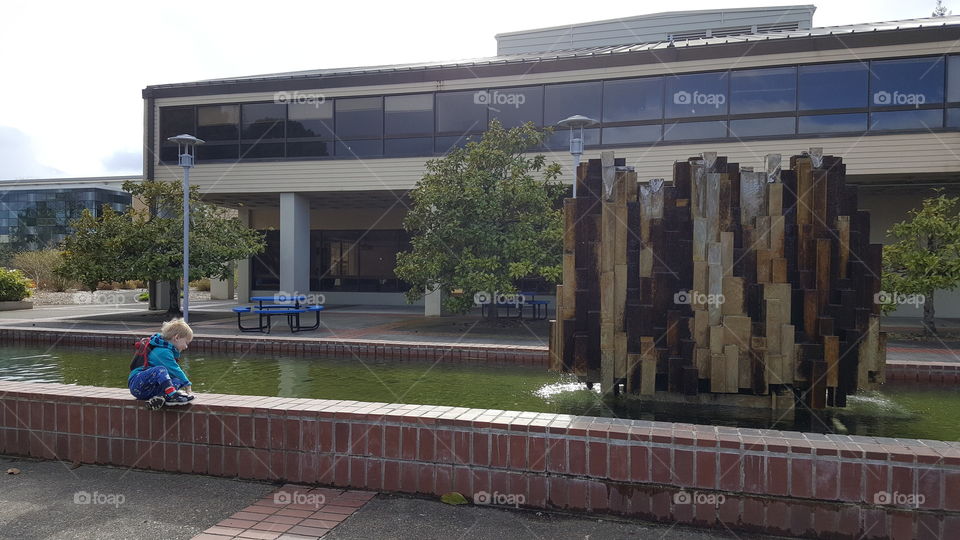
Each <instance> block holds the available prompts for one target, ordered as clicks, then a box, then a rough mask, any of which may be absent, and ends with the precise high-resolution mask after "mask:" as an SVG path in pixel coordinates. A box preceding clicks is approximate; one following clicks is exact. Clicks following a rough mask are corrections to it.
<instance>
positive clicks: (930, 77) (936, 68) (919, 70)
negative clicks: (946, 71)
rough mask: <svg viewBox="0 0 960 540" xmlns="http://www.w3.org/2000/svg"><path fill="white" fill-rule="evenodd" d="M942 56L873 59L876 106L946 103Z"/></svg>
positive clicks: (874, 103) (873, 90)
mask: <svg viewBox="0 0 960 540" xmlns="http://www.w3.org/2000/svg"><path fill="white" fill-rule="evenodd" d="M943 64H944V62H943V57H936V58H907V59H903V60H879V61H873V62H871V63H870V73H871V74H872V76H871V79H870V84H871V90H870V91H871V92H872V94H873V95H872V96H871V99H870V105H871V106H873V107H888V106H903V105H914V106H916V105H924V104H929V103H943Z"/></svg>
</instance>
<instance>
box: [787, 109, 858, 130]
mask: <svg viewBox="0 0 960 540" xmlns="http://www.w3.org/2000/svg"><path fill="white" fill-rule="evenodd" d="M866 130H867V113H854V114H817V115H812V116H801V117H800V133H843V132H859V133H863V132H864V131H866Z"/></svg>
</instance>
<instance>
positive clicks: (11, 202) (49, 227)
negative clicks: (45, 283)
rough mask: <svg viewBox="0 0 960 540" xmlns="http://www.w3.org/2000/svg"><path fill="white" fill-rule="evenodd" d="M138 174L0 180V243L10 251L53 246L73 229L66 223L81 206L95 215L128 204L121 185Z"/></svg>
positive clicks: (125, 193)
mask: <svg viewBox="0 0 960 540" xmlns="http://www.w3.org/2000/svg"><path fill="white" fill-rule="evenodd" d="M139 179H140V178H139V177H129V176H116V177H112V176H109V177H97V178H50V179H39V180H38V179H34V180H3V181H0V245H2V246H3V247H4V248H6V249H7V250H8V251H10V252H16V251H25V250H35V249H43V248H47V247H55V246H57V245H58V244H60V242H62V241H63V239H64V238H66V237H67V236H69V235H70V234H71V233H72V232H73V231H72V229H71V228H70V223H71V222H72V221H73V220H75V219H77V218H79V217H80V215H81V213H82V212H83V211H84V210H90V212H92V213H93V215H95V216H99V215H100V214H101V212H102V211H103V206H104V205H108V206H109V207H111V208H113V209H114V210H116V211H117V212H123V211H124V210H126V209H127V207H129V206H130V199H131V198H130V194H129V193H127V192H126V191H123V189H121V186H122V185H123V183H124V182H125V181H127V180H139Z"/></svg>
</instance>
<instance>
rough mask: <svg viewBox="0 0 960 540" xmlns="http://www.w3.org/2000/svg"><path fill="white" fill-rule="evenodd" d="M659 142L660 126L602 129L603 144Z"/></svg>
mask: <svg viewBox="0 0 960 540" xmlns="http://www.w3.org/2000/svg"><path fill="white" fill-rule="evenodd" d="M658 140H660V125H650V126H626V127H608V128H603V144H628V143H647V142H655V141H658Z"/></svg>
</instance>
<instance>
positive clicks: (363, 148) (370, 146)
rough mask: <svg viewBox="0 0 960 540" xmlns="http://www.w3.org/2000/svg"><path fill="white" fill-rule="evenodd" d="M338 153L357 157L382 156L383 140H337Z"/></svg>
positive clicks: (342, 155)
mask: <svg viewBox="0 0 960 540" xmlns="http://www.w3.org/2000/svg"><path fill="white" fill-rule="evenodd" d="M336 155H337V156H339V157H355V158H363V157H373V156H380V155H383V140H381V139H366V140H359V141H337V150H336Z"/></svg>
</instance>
